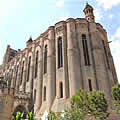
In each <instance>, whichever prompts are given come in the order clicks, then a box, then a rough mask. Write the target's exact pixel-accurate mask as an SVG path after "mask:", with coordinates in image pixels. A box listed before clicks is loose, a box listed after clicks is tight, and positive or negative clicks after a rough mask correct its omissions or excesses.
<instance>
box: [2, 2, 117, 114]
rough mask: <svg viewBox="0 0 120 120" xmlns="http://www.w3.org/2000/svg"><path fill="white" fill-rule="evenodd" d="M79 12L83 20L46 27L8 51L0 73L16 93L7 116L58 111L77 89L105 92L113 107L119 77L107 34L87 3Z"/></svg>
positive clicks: (66, 103)
mask: <svg viewBox="0 0 120 120" xmlns="http://www.w3.org/2000/svg"><path fill="white" fill-rule="evenodd" d="M83 11H84V14H85V18H77V19H74V18H69V19H67V20H66V21H60V22H58V23H56V24H55V25H54V26H50V27H49V28H48V29H47V30H46V31H45V32H44V33H42V34H41V35H40V36H39V37H38V38H36V39H35V40H32V38H30V39H29V40H28V41H27V42H26V48H25V49H24V50H22V51H21V50H20V49H19V50H18V51H16V50H13V49H11V48H10V46H8V47H7V50H6V54H5V56H4V60H3V64H2V65H1V66H0V74H1V76H3V77H4V78H3V81H6V83H7V88H9V90H11V89H12V90H13V89H14V98H13V99H12V100H13V106H12V111H11V112H17V111H21V112H25V111H28V110H30V109H34V113H35V115H36V116H41V115H42V114H43V113H44V112H45V111H48V112H49V111H50V110H53V111H55V112H60V111H62V110H63V109H64V107H65V106H68V105H69V104H70V98H71V96H72V95H74V94H75V93H76V91H77V90H78V89H79V88H82V89H86V90H87V91H88V92H89V91H94V90H103V91H104V92H105V97H106V98H107V100H108V103H109V104H111V103H112V99H111V88H112V86H114V85H115V83H116V82H117V75H116V70H115V67H114V62H113V58H112V55H111V51H110V48H109V42H108V39H107V32H106V30H105V29H104V28H103V27H102V25H101V24H99V23H96V22H95V16H94V13H93V8H92V6H90V5H89V4H88V3H87V4H86V6H85V9H84V10H83ZM11 56H12V57H11ZM1 94H4V91H3V92H1Z"/></svg>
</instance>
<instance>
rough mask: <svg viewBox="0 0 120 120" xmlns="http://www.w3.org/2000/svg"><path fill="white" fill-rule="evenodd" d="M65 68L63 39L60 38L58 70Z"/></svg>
mask: <svg viewBox="0 0 120 120" xmlns="http://www.w3.org/2000/svg"><path fill="white" fill-rule="evenodd" d="M62 66H63V56H62V38H61V37H59V38H58V68H60V67H62Z"/></svg>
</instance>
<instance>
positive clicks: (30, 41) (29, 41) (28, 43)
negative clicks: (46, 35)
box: [26, 37, 33, 47]
mask: <svg viewBox="0 0 120 120" xmlns="http://www.w3.org/2000/svg"><path fill="white" fill-rule="evenodd" d="M32 42H33V40H32V37H30V38H29V40H28V41H27V42H26V45H27V47H28V46H29V45H30V44H31V43H32Z"/></svg>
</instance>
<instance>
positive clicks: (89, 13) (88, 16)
mask: <svg viewBox="0 0 120 120" xmlns="http://www.w3.org/2000/svg"><path fill="white" fill-rule="evenodd" d="M93 10H94V9H93V7H92V6H91V5H89V4H88V3H86V6H85V8H84V10H83V12H84V14H85V18H86V19H87V20H88V21H89V22H95V16H94V13H93Z"/></svg>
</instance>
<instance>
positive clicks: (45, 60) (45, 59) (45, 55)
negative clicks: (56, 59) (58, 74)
mask: <svg viewBox="0 0 120 120" xmlns="http://www.w3.org/2000/svg"><path fill="white" fill-rule="evenodd" d="M45 73H47V45H46V46H45V53H44V74H45Z"/></svg>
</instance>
